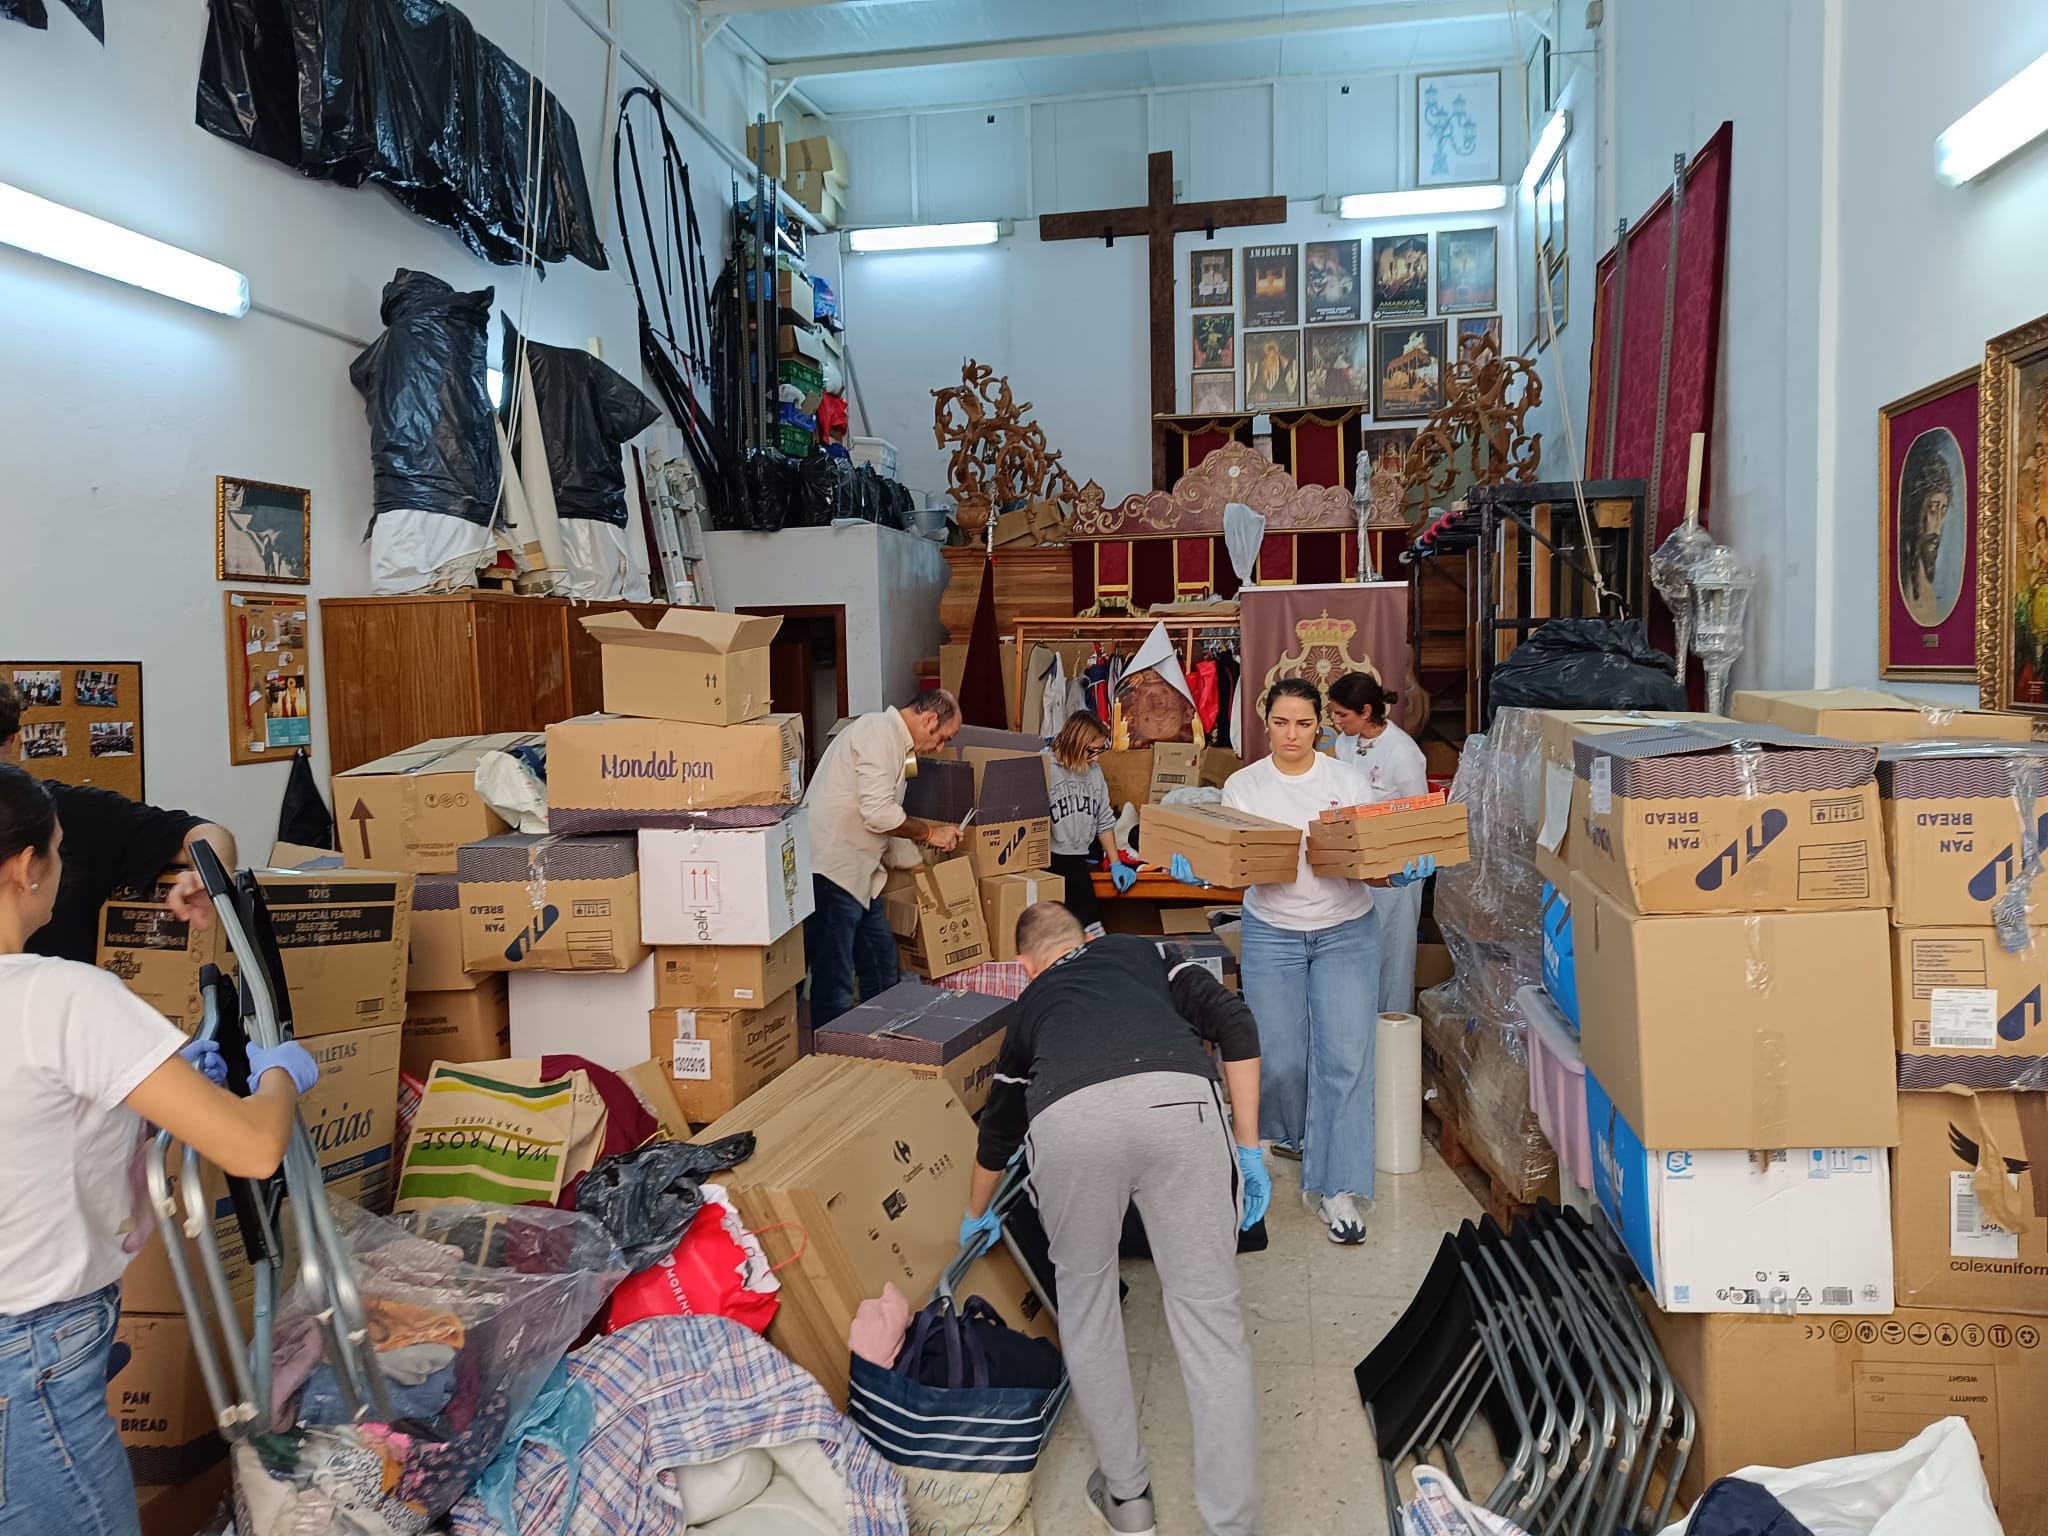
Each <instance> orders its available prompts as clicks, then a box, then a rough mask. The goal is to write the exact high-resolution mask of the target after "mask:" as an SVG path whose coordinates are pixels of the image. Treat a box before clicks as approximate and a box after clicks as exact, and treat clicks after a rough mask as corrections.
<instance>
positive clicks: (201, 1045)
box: [178, 1040, 228, 1088]
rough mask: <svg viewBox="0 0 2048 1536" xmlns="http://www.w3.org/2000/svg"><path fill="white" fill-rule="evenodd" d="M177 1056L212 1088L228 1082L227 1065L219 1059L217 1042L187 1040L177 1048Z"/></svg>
mask: <svg viewBox="0 0 2048 1536" xmlns="http://www.w3.org/2000/svg"><path fill="white" fill-rule="evenodd" d="M178 1054H179V1055H180V1056H182V1057H184V1058H185V1060H187V1061H189V1062H190V1063H191V1064H192V1066H193V1069H194V1070H195V1071H197V1072H198V1073H199V1074H200V1075H201V1076H202V1077H204V1078H205V1079H206V1080H207V1081H208V1082H209V1083H211V1084H213V1086H214V1087H216V1088H218V1087H220V1086H221V1085H222V1084H223V1083H225V1082H226V1081H227V1080H228V1064H227V1063H226V1062H224V1061H222V1060H221V1059H220V1042H219V1041H218V1040H187V1041H186V1042H185V1043H184V1044H183V1045H181V1046H179V1047H178Z"/></svg>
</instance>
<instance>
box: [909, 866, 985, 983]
mask: <svg viewBox="0 0 2048 1536" xmlns="http://www.w3.org/2000/svg"><path fill="white" fill-rule="evenodd" d="M882 895H883V903H884V905H883V910H884V911H885V912H886V913H887V915H888V917H889V926H890V928H891V930H892V931H893V932H894V933H895V934H896V936H897V938H898V939H900V940H902V941H903V942H902V945H901V946H900V949H901V951H902V953H903V955H904V958H905V959H906V960H907V962H908V963H909V965H910V967H911V968H912V969H913V970H915V971H916V972H917V973H918V974H919V975H920V976H924V977H927V978H929V979H930V980H933V981H937V980H939V979H940V978H941V977H944V976H950V975H952V974H953V972H955V971H964V970H966V969H967V968H968V967H969V966H971V965H980V964H982V963H983V962H984V961H986V960H988V959H990V958H991V957H990V955H989V948H988V923H987V920H986V919H985V918H984V917H983V916H982V911H981V885H980V882H979V881H978V880H977V879H976V878H975V874H974V865H973V864H972V862H970V861H969V860H967V859H962V858H950V859H941V860H940V861H939V862H938V863H936V864H927V865H925V866H924V867H923V868H922V869H914V870H911V869H906V870H898V871H896V872H895V873H894V874H892V875H891V876H890V877H889V884H888V885H887V886H886V887H884V889H883V892H882Z"/></svg>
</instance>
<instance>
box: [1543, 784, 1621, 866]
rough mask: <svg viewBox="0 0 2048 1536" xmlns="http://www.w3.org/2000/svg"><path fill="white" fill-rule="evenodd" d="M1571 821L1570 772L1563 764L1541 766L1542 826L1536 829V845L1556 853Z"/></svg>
mask: <svg viewBox="0 0 2048 1536" xmlns="http://www.w3.org/2000/svg"><path fill="white" fill-rule="evenodd" d="M1610 782H1611V781H1610ZM1571 819H1572V771H1571V769H1570V768H1568V767H1566V766H1565V765H1564V764H1563V763H1552V762H1546V763H1545V764H1544V765H1543V825H1542V826H1540V827H1538V828H1537V829H1536V841H1537V843H1538V844H1539V845H1540V846H1541V847H1542V848H1543V849H1544V850H1545V851H1546V852H1549V853H1555V852H1557V845H1558V844H1559V843H1561V842H1563V841H1564V834H1565V829H1566V828H1567V827H1569V826H1570V825H1571Z"/></svg>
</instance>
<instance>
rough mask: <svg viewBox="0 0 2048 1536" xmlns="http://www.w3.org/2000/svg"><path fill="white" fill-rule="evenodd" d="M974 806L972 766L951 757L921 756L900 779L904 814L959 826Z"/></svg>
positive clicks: (922, 819)
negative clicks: (901, 780) (902, 778)
mask: <svg viewBox="0 0 2048 1536" xmlns="http://www.w3.org/2000/svg"><path fill="white" fill-rule="evenodd" d="M973 809H974V768H973V765H972V764H969V763H964V762H961V761H959V760H958V759H956V758H950V757H920V758H916V759H914V760H913V761H912V762H911V765H910V772H909V774H908V776H907V777H905V779H904V781H903V814H904V815H906V816H914V817H916V818H917V819H918V820H919V821H930V822H951V823H952V824H953V825H954V826H956V827H957V826H959V825H960V824H961V823H962V822H964V821H966V820H967V817H968V813H969V812H971V811H972V810H973Z"/></svg>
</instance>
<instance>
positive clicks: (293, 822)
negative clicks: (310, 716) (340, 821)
mask: <svg viewBox="0 0 2048 1536" xmlns="http://www.w3.org/2000/svg"><path fill="white" fill-rule="evenodd" d="M277 840H278V841H279V842H280V843H297V844H298V845H299V846H300V847H301V848H332V847H334V846H335V842H334V813H333V812H332V811H330V810H328V809H327V802H326V801H325V800H323V799H321V797H320V781H319V780H318V779H316V778H314V777H313V760H312V758H311V757H309V756H307V754H306V749H305V748H304V747H301V748H299V750H298V751H296V752H294V753H293V754H292V776H291V777H290V778H289V779H287V780H286V781H285V786H284V804H283V805H282V806H281V807H279V809H278V813H277Z"/></svg>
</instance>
